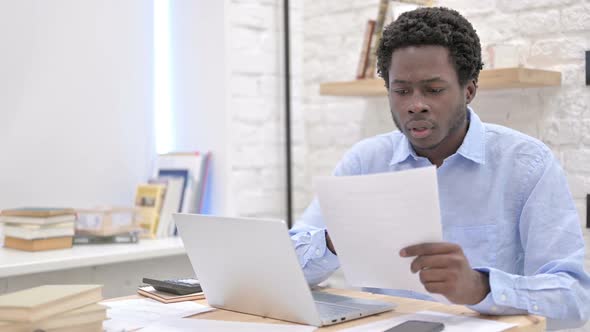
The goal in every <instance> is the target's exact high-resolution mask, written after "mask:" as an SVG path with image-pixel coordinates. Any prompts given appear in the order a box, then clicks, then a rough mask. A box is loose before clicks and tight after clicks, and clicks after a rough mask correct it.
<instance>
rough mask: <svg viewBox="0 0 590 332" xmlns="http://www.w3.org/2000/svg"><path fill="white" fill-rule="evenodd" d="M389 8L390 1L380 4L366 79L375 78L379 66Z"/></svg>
mask: <svg viewBox="0 0 590 332" xmlns="http://www.w3.org/2000/svg"><path fill="white" fill-rule="evenodd" d="M388 8H389V0H381V1H380V2H379V13H378V15H377V20H376V22H375V30H374V31H373V40H372V42H371V51H370V52H369V63H368V64H367V69H366V70H365V78H374V77H375V68H376V65H377V48H378V47H379V42H380V41H381V33H382V32H383V26H384V25H385V15H386V13H387V9H388Z"/></svg>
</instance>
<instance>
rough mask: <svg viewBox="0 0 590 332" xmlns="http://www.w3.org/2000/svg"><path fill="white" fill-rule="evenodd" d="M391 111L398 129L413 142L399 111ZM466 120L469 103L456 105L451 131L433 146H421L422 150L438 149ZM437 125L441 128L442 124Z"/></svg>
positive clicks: (451, 121)
mask: <svg viewBox="0 0 590 332" xmlns="http://www.w3.org/2000/svg"><path fill="white" fill-rule="evenodd" d="M390 113H391V117H392V118H393V122H394V123H395V125H396V126H397V129H399V131H401V132H402V133H403V134H404V136H406V138H407V139H408V141H410V143H411V142H412V140H411V139H410V137H408V136H409V135H408V133H407V132H406V128H405V127H404V126H402V125H401V123H400V121H399V119H398V117H397V116H396V114H397V113H396V112H395V111H393V110H390ZM466 121H467V105H466V104H460V105H457V107H455V112H454V113H453V117H452V118H451V120H450V123H451V125H450V126H449V131H448V132H447V134H446V135H445V136H444V137H443V138H442V139H441V140H440V141H439V142H437V143H434V144H433V145H431V146H427V147H420V150H434V149H436V148H437V147H439V146H440V145H441V144H442V143H443V142H444V141H446V140H447V139H448V138H449V137H450V136H451V135H452V134H454V133H455V132H457V131H458V130H459V129H461V127H462V125H463V123H465V122H466ZM435 125H436V123H435ZM436 127H438V128H440V126H438V125H437V126H436ZM414 149H416V148H415V147H414Z"/></svg>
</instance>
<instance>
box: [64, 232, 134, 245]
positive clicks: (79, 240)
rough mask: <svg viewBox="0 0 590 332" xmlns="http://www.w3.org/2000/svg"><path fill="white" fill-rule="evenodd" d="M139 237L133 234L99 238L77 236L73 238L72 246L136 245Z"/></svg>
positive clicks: (94, 236) (97, 236)
mask: <svg viewBox="0 0 590 332" xmlns="http://www.w3.org/2000/svg"><path fill="white" fill-rule="evenodd" d="M138 241H139V236H138V234H137V233H135V232H129V233H123V234H116V235H109V236H100V235H87V234H78V235H76V236H74V244H111V243H137V242H138Z"/></svg>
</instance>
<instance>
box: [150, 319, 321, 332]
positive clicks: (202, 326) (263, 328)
mask: <svg viewBox="0 0 590 332" xmlns="http://www.w3.org/2000/svg"><path fill="white" fill-rule="evenodd" d="M316 329H317V328H316V327H315V326H307V325H286V324H261V323H242V322H227V321H218V320H210V319H190V318H189V319H182V318H176V319H168V320H164V321H161V322H158V323H155V324H153V325H150V326H147V327H146V328H144V329H142V330H141V332H162V331H166V332H193V331H214V332H234V331H235V332H313V331H315V330H316Z"/></svg>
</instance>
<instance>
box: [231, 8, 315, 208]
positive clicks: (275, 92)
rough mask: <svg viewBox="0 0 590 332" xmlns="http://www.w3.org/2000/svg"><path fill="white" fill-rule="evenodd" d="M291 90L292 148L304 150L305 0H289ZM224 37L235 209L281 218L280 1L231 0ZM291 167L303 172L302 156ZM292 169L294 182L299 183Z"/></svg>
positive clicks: (281, 27)
mask: <svg viewBox="0 0 590 332" xmlns="http://www.w3.org/2000/svg"><path fill="white" fill-rule="evenodd" d="M290 9H291V12H290V15H291V31H292V40H291V57H292V60H291V61H292V64H291V77H292V85H291V94H292V98H293V105H292V109H291V112H292V119H293V122H294V124H293V127H292V137H293V150H294V153H297V155H299V156H302V155H304V154H305V153H306V152H305V149H306V147H305V144H304V143H305V138H304V126H303V116H302V114H301V113H302V107H301V105H302V104H301V102H300V101H299V100H300V99H301V95H302V91H301V84H302V80H301V77H302V59H303V39H302V38H303V34H302V31H303V27H302V24H303V20H302V15H303V3H302V1H291V8H290ZM228 11H229V26H228V34H227V36H228V38H229V49H230V50H231V52H230V64H231V74H230V89H231V90H230V91H231V96H230V98H231V100H230V102H229V105H230V107H231V114H232V117H231V119H230V121H229V129H228V135H231V145H230V146H231V151H230V155H231V165H232V166H231V169H232V171H231V188H232V191H233V192H232V195H233V201H234V202H235V204H234V207H235V211H234V212H235V213H236V214H237V215H242V216H263V217H278V218H284V217H285V211H286V203H285V202H286V200H285V198H286V194H285V188H286V186H285V175H286V173H285V148H284V142H285V139H284V136H285V130H284V121H285V118H284V114H285V109H284V95H285V93H284V89H285V87H284V77H283V75H284V39H283V8H282V1H275V0H250V1H248V0H232V1H231V2H230V4H229V8H228ZM294 167H295V168H296V169H297V170H299V172H298V174H301V173H303V172H304V170H305V165H303V159H302V158H298V159H296V160H295V162H294ZM298 174H294V177H295V181H294V183H302V181H301V180H298V179H297V176H299V177H301V176H300V175H298Z"/></svg>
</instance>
